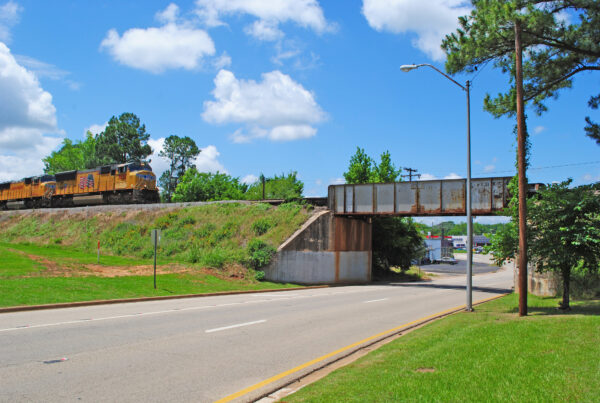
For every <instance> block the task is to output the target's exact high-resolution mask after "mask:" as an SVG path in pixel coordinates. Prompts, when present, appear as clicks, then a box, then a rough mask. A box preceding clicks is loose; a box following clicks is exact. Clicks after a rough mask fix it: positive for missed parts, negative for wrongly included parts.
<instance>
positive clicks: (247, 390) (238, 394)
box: [215, 294, 508, 403]
mask: <svg viewBox="0 0 600 403" xmlns="http://www.w3.org/2000/svg"><path fill="white" fill-rule="evenodd" d="M505 295H508V294H502V295H495V296H493V297H490V298H486V299H482V300H480V301H477V302H476V304H481V303H484V302H487V301H491V300H493V299H496V298H500V297H503V296H505ZM464 308H466V305H460V306H456V307H454V308H450V309H446V310H444V311H441V312H437V313H434V314H431V315H428V316H425V317H423V318H420V319H417V320H413V321H412V322H408V323H405V324H403V325H400V326H396V327H394V328H391V329H389V330H385V331H383V332H381V333H377V334H376V335H373V336H370V337H367V338H366V339H362V340H360V341H357V342H356V343H352V344H350V345H348V346H346V347H342V348H340V349H338V350H335V351H332V352H331V353H328V354H325V355H323V356H321V357H318V358H315V359H314V360H310V361H308V362H305V363H304V364H301V365H298V366H297V367H295V368H292V369H289V370H287V371H284V372H281V373H280V374H277V375H275V376H272V377H270V378H268V379H265V380H264V381H262V382H259V383H257V384H254V385H252V386H249V387H247V388H245V389H242V390H240V391H238V392H236V393H233V394H231V395H229V396H226V397H224V398H222V399H219V400H217V401H215V403H225V402H230V401H232V400H233V399H237V398H238V397H241V396H244V395H245V394H247V393H250V392H253V391H255V390H257V389H260V388H262V387H263V386H266V385H268V384H270V383H273V382H275V381H278V380H280V379H282V378H285V377H286V376H288V375H291V374H293V373H294V372H298V371H301V370H303V369H304V368H307V367H310V366H311V365H313V364H316V363H318V362H321V361H324V360H326V359H328V358H331V357H333V356H335V355H337V354H340V353H343V352H344V351H348V350H350V349H352V348H354V347H357V346H360V345H361V344H364V343H368V342H370V341H372V340H375V339H378V338H380V337H383V336H386V335H389V334H390V333H394V332H398V331H399V330H401V329H403V328H406V327H409V326H412V325H414V324H416V323H419V322H426V321H428V320H429V319H431V318H435V317H437V316H441V315H445V314H448V313H450V312H454V311H459V310H461V309H464Z"/></svg>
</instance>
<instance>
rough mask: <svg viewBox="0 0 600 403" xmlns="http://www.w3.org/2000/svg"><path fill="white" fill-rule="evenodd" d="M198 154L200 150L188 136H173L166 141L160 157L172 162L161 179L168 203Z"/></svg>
mask: <svg viewBox="0 0 600 403" xmlns="http://www.w3.org/2000/svg"><path fill="white" fill-rule="evenodd" d="M198 154H200V149H199V148H198V146H197V145H196V142H195V141H194V140H192V139H191V138H189V137H187V136H186V137H179V136H175V135H171V136H169V137H167V138H166V139H165V142H164V145H163V149H162V150H161V151H160V152H159V153H158V155H159V156H161V157H163V158H167V159H168V160H169V161H170V164H169V169H167V170H166V171H165V172H163V174H162V175H161V177H160V179H159V183H160V186H161V187H162V189H163V195H164V197H165V199H166V200H167V201H171V196H172V195H173V192H174V191H175V188H177V184H178V183H179V179H180V178H181V177H182V176H183V174H184V173H185V171H186V170H187V169H189V168H191V167H192V166H193V165H194V160H195V158H196V157H197V156H198Z"/></svg>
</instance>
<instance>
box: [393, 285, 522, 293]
mask: <svg viewBox="0 0 600 403" xmlns="http://www.w3.org/2000/svg"><path fill="white" fill-rule="evenodd" d="M386 285H391V286H394V287H420V288H438V289H444V290H464V289H465V286H464V285H452V284H431V283H387V284H386ZM472 289H473V291H480V292H494V293H511V292H513V290H512V288H496V287H476V286H474V287H473V288H472Z"/></svg>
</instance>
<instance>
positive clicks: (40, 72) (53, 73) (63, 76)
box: [14, 55, 81, 91]
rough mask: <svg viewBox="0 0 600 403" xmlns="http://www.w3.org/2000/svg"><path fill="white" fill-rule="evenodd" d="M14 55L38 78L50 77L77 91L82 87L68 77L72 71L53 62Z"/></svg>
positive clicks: (18, 61)
mask: <svg viewBox="0 0 600 403" xmlns="http://www.w3.org/2000/svg"><path fill="white" fill-rule="evenodd" d="M14 56H15V60H16V61H17V63H19V64H20V65H21V66H23V67H25V68H26V69H27V70H29V71H30V72H32V73H33V74H35V76H36V77H37V78H38V79H42V78H48V79H50V80H54V81H59V82H62V83H65V84H66V85H67V86H68V87H69V88H70V89H71V90H73V91H77V90H79V89H80V88H81V84H80V83H78V82H77V81H73V80H71V79H69V78H68V77H69V75H71V73H70V72H68V71H66V70H62V69H60V68H58V67H56V66H55V65H53V64H50V63H46V62H42V61H40V60H37V59H34V58H33V57H29V56H23V55H14Z"/></svg>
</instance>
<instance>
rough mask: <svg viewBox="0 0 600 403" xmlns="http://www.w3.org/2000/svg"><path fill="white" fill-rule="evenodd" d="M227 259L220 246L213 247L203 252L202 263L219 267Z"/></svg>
mask: <svg viewBox="0 0 600 403" xmlns="http://www.w3.org/2000/svg"><path fill="white" fill-rule="evenodd" d="M226 261H227V252H226V251H225V250H223V249H220V248H215V249H212V250H210V251H208V252H207V253H205V254H204V256H203V257H202V264H203V265H204V266H208V267H213V268H215V269H220V268H222V267H223V265H224V264H225V262H226Z"/></svg>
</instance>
